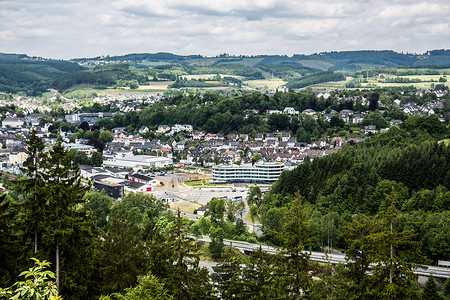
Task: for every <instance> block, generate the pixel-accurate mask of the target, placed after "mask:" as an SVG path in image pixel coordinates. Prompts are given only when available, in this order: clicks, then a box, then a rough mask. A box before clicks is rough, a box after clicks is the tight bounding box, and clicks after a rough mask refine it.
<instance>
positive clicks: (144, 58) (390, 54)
mask: <svg viewBox="0 0 450 300" xmlns="http://www.w3.org/2000/svg"><path fill="white" fill-rule="evenodd" d="M88 60H104V61H115V62H128V63H130V64H135V65H139V64H140V63H143V62H160V63H180V64H183V65H191V64H193V65H201V66H207V65H217V64H229V63H234V64H243V65H247V66H256V65H258V64H261V65H264V64H276V65H299V66H303V67H310V68H314V69H320V70H322V71H338V70H339V71H357V70H364V69H374V68H387V67H449V66H450V50H433V51H428V52H426V53H423V54H412V53H406V54H404V53H398V52H395V51H392V50H382V51H375V50H366V51H339V52H321V53H315V54H311V55H304V54H294V55H293V56H287V55H252V56H244V55H239V56H229V55H227V54H222V55H219V56H217V57H205V56H201V55H176V54H171V53H165V52H161V53H135V54H127V55H123V56H111V57H101V58H100V57H96V58H82V59H75V60H74V61H77V62H83V61H88Z"/></svg>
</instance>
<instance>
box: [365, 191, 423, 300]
mask: <svg viewBox="0 0 450 300" xmlns="http://www.w3.org/2000/svg"><path fill="white" fill-rule="evenodd" d="M386 198H387V200H388V201H390V202H391V205H390V206H389V207H388V208H387V209H386V211H385V212H383V213H381V214H379V215H378V222H377V224H376V226H377V228H376V229H375V231H374V233H372V234H371V235H370V236H369V239H370V242H371V243H372V244H373V245H374V248H375V255H374V264H375V266H374V267H373V271H372V272H373V276H372V277H371V288H372V292H373V293H375V294H377V295H381V296H382V297H384V298H386V299H397V298H409V297H414V296H415V291H414V289H413V288H412V284H413V283H414V280H415V278H416V275H415V274H414V272H413V268H414V264H412V263H408V262H406V261H405V260H404V258H403V257H405V255H410V256H411V257H418V253H417V251H418V250H417V248H418V247H417V245H418V242H416V241H415V238H416V234H415V233H414V232H413V231H412V230H403V231H397V230H396V226H395V225H397V223H398V221H399V219H400V213H399V211H398V210H397V209H396V208H395V204H394V203H395V200H396V199H397V194H396V193H395V192H394V191H392V192H391V194H390V195H387V196H386Z"/></svg>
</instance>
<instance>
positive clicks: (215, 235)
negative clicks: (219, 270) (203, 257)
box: [209, 227, 224, 260]
mask: <svg viewBox="0 0 450 300" xmlns="http://www.w3.org/2000/svg"><path fill="white" fill-rule="evenodd" d="M209 236H210V237H211V243H210V244H209V252H210V253H211V256H212V258H214V259H215V260H218V259H220V258H222V254H223V251H224V246H223V238H224V232H223V229H222V228H220V227H219V228H212V229H211V231H210V234H209Z"/></svg>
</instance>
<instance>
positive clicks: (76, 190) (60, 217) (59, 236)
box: [42, 141, 89, 291]
mask: <svg viewBox="0 0 450 300" xmlns="http://www.w3.org/2000/svg"><path fill="white" fill-rule="evenodd" d="M72 160H73V156H72V155H71V154H70V153H69V152H68V151H67V149H66V148H65V147H64V146H63V145H62V143H61V141H58V142H57V143H56V144H55V145H54V146H53V148H52V149H50V150H49V154H48V156H46V157H45V160H44V163H43V165H44V168H43V171H42V181H43V186H44V188H45V198H46V205H45V211H44V222H45V226H46V227H45V229H44V230H45V237H44V239H43V240H44V242H45V243H46V244H47V245H48V246H50V245H52V246H53V247H54V251H55V256H56V259H55V268H56V271H55V274H56V286H57V288H58V291H59V290H60V286H61V277H60V254H61V247H63V248H64V247H65V246H66V245H69V244H70V243H71V242H73V240H71V238H73V237H74V236H75V234H79V232H76V229H78V230H80V231H83V230H81V228H82V227H83V226H84V225H83V223H85V222H89V219H88V218H87V217H86V215H85V214H84V213H82V212H79V211H77V206H78V205H80V204H82V203H83V202H84V200H83V195H84V193H85V192H86V191H87V187H84V186H83V185H82V184H81V177H80V174H79V167H78V165H75V166H73V165H72Z"/></svg>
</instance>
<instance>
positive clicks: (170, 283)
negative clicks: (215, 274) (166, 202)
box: [147, 211, 212, 300]
mask: <svg viewBox="0 0 450 300" xmlns="http://www.w3.org/2000/svg"><path fill="white" fill-rule="evenodd" d="M187 226H188V220H187V219H186V218H181V216H180V212H179V211H178V214H177V217H176V218H175V220H174V221H173V225H172V228H171V230H169V232H167V234H165V233H163V232H161V231H159V230H157V227H156V228H155V227H154V228H153V230H152V231H151V232H149V233H150V239H151V242H150V243H149V244H148V246H147V250H148V251H149V252H150V253H149V255H150V257H151V258H152V260H151V262H150V271H151V273H152V274H153V275H155V276H156V277H158V278H159V279H160V280H161V282H162V283H164V285H165V287H166V288H167V290H168V291H169V293H170V294H171V295H172V296H173V297H174V299H180V300H181V299H209V298H211V295H212V286H211V285H210V281H209V275H208V271H207V270H206V269H205V268H201V267H200V266H199V262H200V257H199V255H198V253H197V250H196V247H195V244H194V240H193V239H192V238H191V237H188V236H187Z"/></svg>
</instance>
